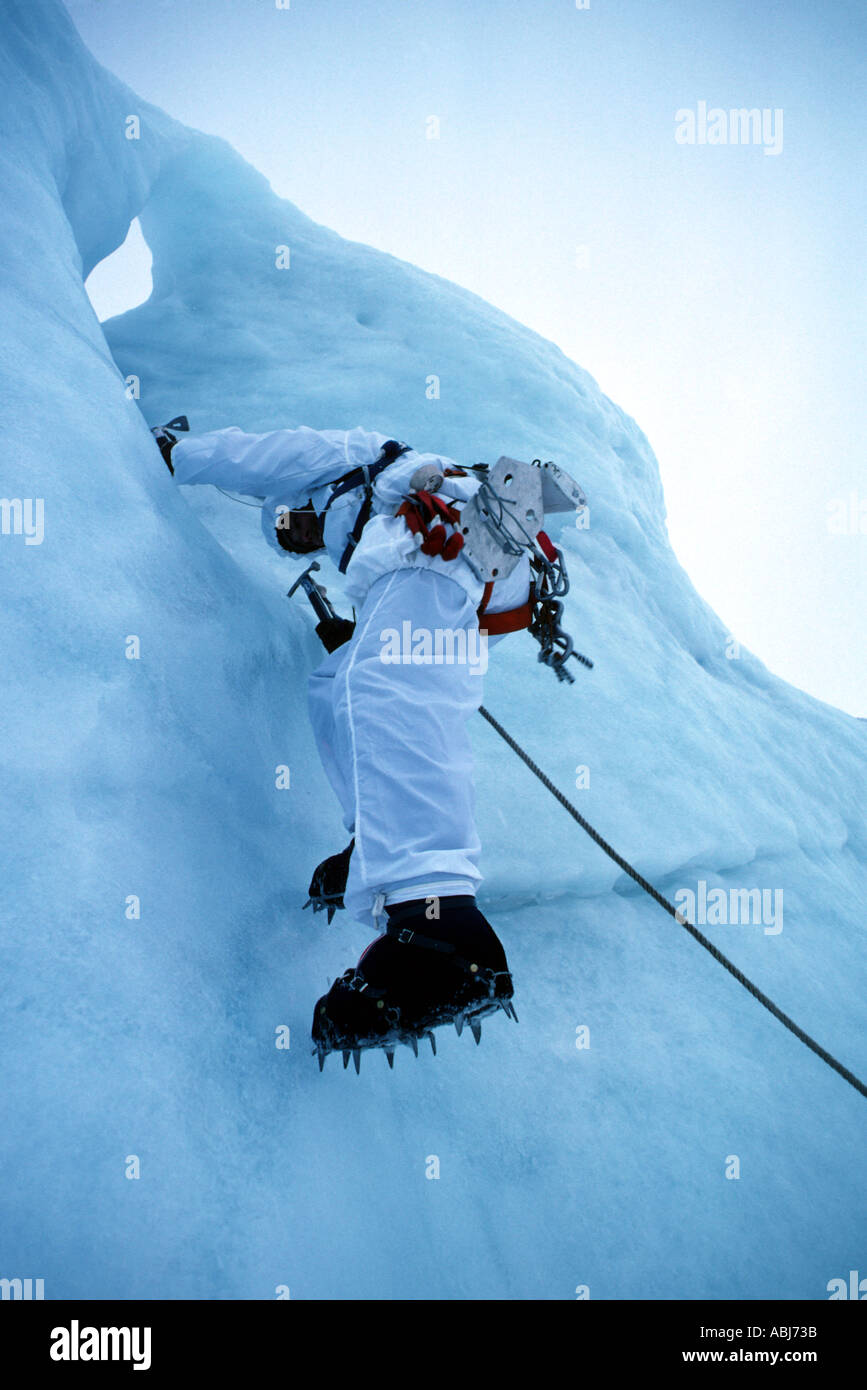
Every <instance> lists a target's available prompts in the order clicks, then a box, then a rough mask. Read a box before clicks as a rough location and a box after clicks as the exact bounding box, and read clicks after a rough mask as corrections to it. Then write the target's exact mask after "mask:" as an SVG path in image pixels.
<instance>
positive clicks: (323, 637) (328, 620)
mask: <svg viewBox="0 0 867 1390" xmlns="http://www.w3.org/2000/svg"><path fill="white" fill-rule="evenodd" d="M320 568H321V566H320V564H319V561H318V560H314V561H313V563H312V564H310V565H308V566H307V568H306V570H305V571H304V573H303V574H299V576H298V578H297V579H296V580H295V583H294V584H293V585H292V588H291V589H290V590H289V592H288V594H287V595H286V597H287V598H291V597H292V595H293V594H294V592H295V590H296V589H303V590H304V592H305V594H306V595H307V597H308V598H309V600H310V605H311V607H312V609H313V612H314V613H315V614H316V616H317V618H318V619H319V622H318V623H317V624H316V636H317V637H318V638H319V640H320V642H321V643H322V645H323V647H325V648H326V650H327V651H329V652H333V651H336V650H337V648H338V647H342V646H343V644H344V642H348V641H349V639H350V637H351V636H352V634H353V632H354V631H355V623H354V622H351V621H350V619H349V618H341V616H340V614H339V613H337V612H336V611H335V608H334V604H333V603H332V602H331V599H330V598H329V597H328V595H327V594H326V592H325V590H324V589H323V587H322V585H321V584H317V583H316V580H315V579H314V578H313V572H314V570H318V569H320Z"/></svg>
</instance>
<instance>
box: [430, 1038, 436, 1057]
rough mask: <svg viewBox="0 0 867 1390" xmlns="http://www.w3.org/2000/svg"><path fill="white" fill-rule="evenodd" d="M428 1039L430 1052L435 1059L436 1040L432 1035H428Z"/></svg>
mask: <svg viewBox="0 0 867 1390" xmlns="http://www.w3.org/2000/svg"><path fill="white" fill-rule="evenodd" d="M428 1037H429V1038H430V1046H431V1052H432V1053H433V1055H434V1056H435V1057H436V1055H437V1040H436V1038H435V1037H434V1035H433V1033H428Z"/></svg>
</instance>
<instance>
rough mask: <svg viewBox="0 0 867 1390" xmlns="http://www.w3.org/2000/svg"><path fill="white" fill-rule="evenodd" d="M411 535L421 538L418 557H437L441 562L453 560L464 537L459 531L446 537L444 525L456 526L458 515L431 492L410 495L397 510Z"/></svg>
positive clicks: (458, 552)
mask: <svg viewBox="0 0 867 1390" xmlns="http://www.w3.org/2000/svg"><path fill="white" fill-rule="evenodd" d="M396 515H397V516H402V517H403V518H404V519H405V521H406V524H407V526H408V527H409V529H410V531H411V532H412V534H413V535H414V536H418V535H422V536H424V540H423V541H422V543H421V550H422V554H424V555H439V556H440V557H441V558H442V559H443V560H454V559H455V557H456V556H457V555H459V554H460V551H461V550H462V548H463V544H464V538H463V536H462V535H461V533H460V531H453V532H452V534H451V535H450V536H447V534H446V526H447V525H448V526H457V524H458V522H459V521H460V512H458V511H457V510H456V508H454V507H450V506H449V505H448V503H447V502H443V500H442V498H440V497H437V496H436V494H435V493H430V492H414V493H413V494H412V496H411V497H408V498H407V499H406V501H405V502H403V503H402V504H401V505H400V506H399V507H398V509H397V512H396Z"/></svg>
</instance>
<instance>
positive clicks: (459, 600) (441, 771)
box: [309, 569, 485, 925]
mask: <svg viewBox="0 0 867 1390" xmlns="http://www.w3.org/2000/svg"><path fill="white" fill-rule="evenodd" d="M405 624H409V625H411V629H412V632H413V637H414V639H418V638H419V634H423V633H425V632H427V633H428V634H430V635H431V638H432V640H433V650H434V651H435V650H436V642H435V635H436V633H437V632H438V631H439V632H440V633H449V634H452V636H453V635H454V634H455V633H458V634H460V633H461V632H464V633H465V634H466V639H465V640H466V643H467V647H466V651H467V652H469V653H470V659H467V657H466V655H465V657H464V659H463V660H461V659H460V652H461V650H462V648H461V646H460V645H458V647H457V658H458V659H455V660H453V661H448V660H446V659H443V660H440V661H436V660H435V659H432V660H427V661H426V660H418V659H416V660H415V661H403V660H400V661H399V662H397V663H395V662H394V661H393V660H388V661H384V660H383V656H384V654H388V653H391V655H392V656H393V654H394V637H393V636H392V635H391V634H394V633H397V634H406V633H407V631H408V629H407V628H406V627H405V626H404V625H405ZM478 640H479V639H478V619H477V617H476V610H475V608H474V606H473V603H472V601H471V599H470V598H469V596H468V595H467V593H466V591H465V590H464V589H463V588H462V586H461V585H460V584H458V583H456V582H455V581H454V580H453V579H449V578H447V577H446V576H445V575H440V574H437V573H435V572H434V571H432V570H421V569H403V570H395V571H393V572H392V573H391V574H386V575H383V576H382V577H381V578H380V579H378V580H376V581H375V583H374V584H373V585H372V586H371V588H370V591H369V593H368V595H367V598H366V599H365V601H364V606H363V607H362V610H361V614H360V616H359V618H358V623H357V626H356V629H355V634H354V636H353V638H352V641H351V642H349V643H347V644H346V645H345V646H343V647H340V648H338V650H337V651H336V652H332V653H331V654H330V655H329V656H328V657H326V659H325V661H323V663H322V665H321V666H319V667H318V668H317V670H316V671H314V673H313V675H312V676H311V677H310V683H309V696H310V718H311V722H312V724H313V731H314V734H315V737H316V742H317V746H318V748H319V754H320V757H321V759H322V763H323V765H324V767H325V771H326V773H327V775H328V778H329V781H330V782H331V785H332V787H333V788H334V790H335V792H336V793H337V796H338V798H339V800H340V804H341V806H342V808H343V821H344V825H345V826H346V829H347V831H348V832H349V833H350V834H353V833H354V835H355V850H354V852H353V855H352V859H351V861H350V868H349V882H348V884H347V889H346V893H345V897H344V901H345V903H346V907H347V910H348V911H349V912H350V913H351V914H352V915H353V916H354V917H357V918H358V920H359V921H362V922H364V923H365V924H366V925H370V923H371V918H372V915H373V914H374V912H375V911H378V910H381V907H382V904H383V901H385V902H390V903H393V902H405V901H408V900H409V899H411V898H423V897H431V896H443V897H446V896H451V895H453V894H456V893H471V894H472V893H475V890H476V885H477V884H478V883H479V881H480V879H481V874H480V873H479V870H478V859H479V853H480V849H481V846H480V843H479V838H478V835H477V834H476V827H475V819H474V815H473V809H474V787H473V775H472V750H471V746H470V739H469V731H468V729H467V720H468V719H469V717H470V715H471V714H473V713H474V712H475V711H476V710H477V709H478V707H479V705H480V704H481V702H482V685H483V678H482V673H483V670H484V665H485V663H484V662H479V661H478V660H475V661H474V660H473V659H472V653H476V656H478V650H479V649H478ZM446 641H447V645H446V646H445V651H446V652H448V651H450V650H453V648H451V647H450V646H449V645H448V639H446ZM389 644H391V645H389ZM404 650H406V647H405V646H404ZM440 650H441V651H442V650H443V648H442V646H441V647H440ZM416 651H417V653H418V654H423V653H421V652H420V649H419V648H418V647H416ZM379 895H384V898H383V897H380V896H379Z"/></svg>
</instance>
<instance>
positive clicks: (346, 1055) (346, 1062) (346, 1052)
mask: <svg viewBox="0 0 867 1390" xmlns="http://www.w3.org/2000/svg"><path fill="white" fill-rule="evenodd" d="M348 1066H349V1049H348V1048H344V1051H343V1070H344V1071H346V1068H347V1067H348Z"/></svg>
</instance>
